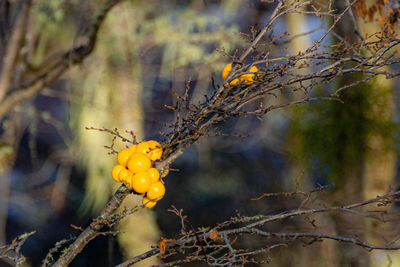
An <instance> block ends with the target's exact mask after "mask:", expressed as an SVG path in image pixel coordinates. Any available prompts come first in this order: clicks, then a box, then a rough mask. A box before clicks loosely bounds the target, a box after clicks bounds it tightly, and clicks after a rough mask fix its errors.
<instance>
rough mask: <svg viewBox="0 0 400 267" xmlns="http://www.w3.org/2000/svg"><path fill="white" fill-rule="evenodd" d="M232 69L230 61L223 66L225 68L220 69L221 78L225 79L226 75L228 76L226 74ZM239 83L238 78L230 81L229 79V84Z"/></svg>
mask: <svg viewBox="0 0 400 267" xmlns="http://www.w3.org/2000/svg"><path fill="white" fill-rule="evenodd" d="M231 70H232V63H229V64H228V65H226V66H225V68H224V69H223V70H222V80H225V79H226V77H228V74H229V73H230V72H231ZM238 83H239V79H238V78H236V79H233V80H232V81H230V83H229V84H230V85H236V84H238Z"/></svg>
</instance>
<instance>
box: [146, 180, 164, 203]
mask: <svg viewBox="0 0 400 267" xmlns="http://www.w3.org/2000/svg"><path fill="white" fill-rule="evenodd" d="M164 195H165V186H164V185H163V184H162V183H161V182H155V183H152V184H151V185H150V188H149V189H148V191H147V195H146V196H147V198H148V199H151V200H156V201H158V200H160V199H162V198H163V197H164Z"/></svg>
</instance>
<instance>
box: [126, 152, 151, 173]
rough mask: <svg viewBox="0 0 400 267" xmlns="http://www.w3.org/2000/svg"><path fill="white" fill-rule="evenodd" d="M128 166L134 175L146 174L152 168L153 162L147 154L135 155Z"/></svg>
mask: <svg viewBox="0 0 400 267" xmlns="http://www.w3.org/2000/svg"><path fill="white" fill-rule="evenodd" d="M126 166H127V167H128V169H129V170H130V171H131V172H133V173H138V172H144V171H147V170H148V169H149V168H150V167H151V161H150V159H149V158H148V157H147V156H146V155H145V154H142V153H133V154H132V155H131V157H130V158H129V160H128V163H127V165H126Z"/></svg>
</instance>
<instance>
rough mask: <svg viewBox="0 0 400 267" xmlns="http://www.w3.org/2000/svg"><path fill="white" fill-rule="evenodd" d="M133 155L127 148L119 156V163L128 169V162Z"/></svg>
mask: <svg viewBox="0 0 400 267" xmlns="http://www.w3.org/2000/svg"><path fill="white" fill-rule="evenodd" d="M131 155H132V151H131V150H129V149H127V148H125V149H122V150H121V151H120V152H119V153H118V156H117V160H118V163H119V164H120V165H122V166H124V167H126V162H127V161H128V159H129V157H130V156H131Z"/></svg>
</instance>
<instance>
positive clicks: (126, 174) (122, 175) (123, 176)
mask: <svg viewBox="0 0 400 267" xmlns="http://www.w3.org/2000/svg"><path fill="white" fill-rule="evenodd" d="M132 175H133V173H132V172H131V171H129V170H127V169H125V168H124V169H123V170H121V171H120V172H119V174H118V178H119V180H120V181H121V182H124V183H127V184H131V179H132Z"/></svg>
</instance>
